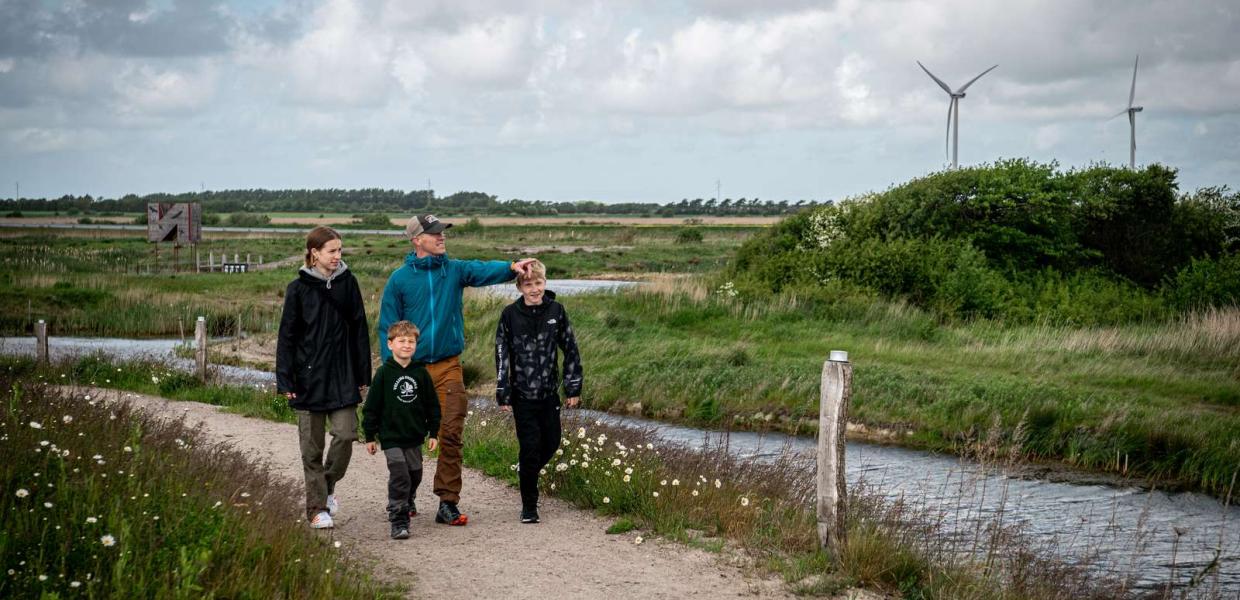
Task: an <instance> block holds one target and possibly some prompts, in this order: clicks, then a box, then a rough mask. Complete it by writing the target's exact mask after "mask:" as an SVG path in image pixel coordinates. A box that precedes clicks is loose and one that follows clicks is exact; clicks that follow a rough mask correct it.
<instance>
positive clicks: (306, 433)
mask: <svg viewBox="0 0 1240 600" xmlns="http://www.w3.org/2000/svg"><path fill="white" fill-rule="evenodd" d="M296 413H297V437H298V440H299V445H300V446H301V465H302V471H303V472H304V474H305V477H306V518H308V519H313V518H314V515H316V514H318V513H320V512H322V511H326V510H327V495H328V494H334V493H336V482H337V481H340V480H341V479H342V478H343V477H344V473H345V471H347V470H348V469H349V460H350V459H351V458H352V457H353V441H354V440H356V439H357V407H356V406H350V407H348V408H342V409H340V410H334V411H331V412H310V411H305V410H299V411H296ZM329 423H330V431H331V434H332V441H331V444H330V445H329V446H328V448H327V458H326V460H324V458H323V438H324V436H325V435H326V433H327V430H328V427H327V425H328V424H329Z"/></svg>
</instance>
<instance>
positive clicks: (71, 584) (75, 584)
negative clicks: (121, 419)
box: [61, 375, 82, 588]
mask: <svg viewBox="0 0 1240 600" xmlns="http://www.w3.org/2000/svg"><path fill="white" fill-rule="evenodd" d="M61 377H64V375H61ZM69 587H71V588H76V587H82V582H80V581H70V582H69Z"/></svg>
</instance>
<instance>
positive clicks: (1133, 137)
mask: <svg viewBox="0 0 1240 600" xmlns="http://www.w3.org/2000/svg"><path fill="white" fill-rule="evenodd" d="M1139 62H1141V55H1140V54H1138V55H1137V59H1136V60H1134V61H1132V88H1130V89H1129V90H1128V108H1125V109H1124V110H1121V111H1119V112H1117V113H1115V116H1113V117H1111V118H1112V119H1114V118H1115V117H1118V116H1120V115H1122V114H1124V113H1128V168H1129V169H1134V170H1135V169H1136V168H1137V113H1139V112H1141V111H1142V110H1145V107H1144V106H1133V105H1132V102H1133V101H1134V100H1136V98H1137V63H1139Z"/></svg>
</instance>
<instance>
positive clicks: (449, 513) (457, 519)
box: [435, 500, 469, 525]
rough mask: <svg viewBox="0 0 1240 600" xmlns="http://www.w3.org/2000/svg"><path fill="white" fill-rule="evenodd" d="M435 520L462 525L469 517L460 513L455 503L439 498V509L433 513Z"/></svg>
mask: <svg viewBox="0 0 1240 600" xmlns="http://www.w3.org/2000/svg"><path fill="white" fill-rule="evenodd" d="M435 522H436V523H444V524H447V525H464V524H466V523H468V522H469V517H467V516H465V515H463V514H461V511H459V510H457V508H456V504H455V503H453V502H446V501H443V500H441V501H440V502H439V510H438V511H437V512H436V513H435Z"/></svg>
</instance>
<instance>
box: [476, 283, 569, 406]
mask: <svg viewBox="0 0 1240 600" xmlns="http://www.w3.org/2000/svg"><path fill="white" fill-rule="evenodd" d="M557 348H559V349H560V350H563V351H564V396H565V397H567V398H573V397H575V396H580V395H581V383H582V374H581V353H580V352H578V350H577V338H576V337H575V336H574V335H573V326H572V325H571V324H569V322H568V313H567V312H565V311H564V306H563V305H561V304H560V303H559V302H556V301H555V293H554V292H552V291H551V290H547V291H546V292H545V293H544V295H543V301H542V304H539V305H537V306H528V305H526V303H525V298H524V297H522V298H517V301H516V302H513V303H512V304H509V305H508V306H506V307H504V312H502V313H500V316H499V325H498V326H497V327H496V330H495V375H496V378H495V379H496V380H495V400H496V402H498V403H499V405H500V406H506V405H510V404H516V403H522V402H548V403H558V402H559V394H557V391H558V389H559V387H560V380H559V379H560V378H559V375H558V371H559V369H558V365H556V358H557V356H558V353H557V352H556V349H557Z"/></svg>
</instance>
